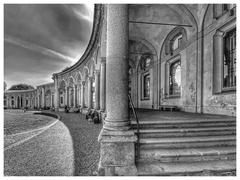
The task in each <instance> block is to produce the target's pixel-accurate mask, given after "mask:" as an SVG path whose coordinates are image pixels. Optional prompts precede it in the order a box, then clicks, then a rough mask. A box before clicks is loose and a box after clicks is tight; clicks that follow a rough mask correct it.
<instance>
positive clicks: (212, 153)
mask: <svg viewBox="0 0 240 180" xmlns="http://www.w3.org/2000/svg"><path fill="white" fill-rule="evenodd" d="M230 159H232V160H234V159H236V147H235V146H229V147H207V148H188V149H178V148H177V149H147V150H140V159H139V162H141V161H158V162H193V161H210V160H211V161H212V160H230Z"/></svg>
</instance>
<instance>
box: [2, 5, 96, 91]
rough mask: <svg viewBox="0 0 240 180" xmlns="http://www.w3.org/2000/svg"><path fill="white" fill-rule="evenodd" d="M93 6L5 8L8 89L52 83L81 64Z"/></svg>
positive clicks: (5, 70)
mask: <svg viewBox="0 0 240 180" xmlns="http://www.w3.org/2000/svg"><path fill="white" fill-rule="evenodd" d="M92 23H93V5H83V4H81V5H77V4H71V5H67V4H64V5H63V4H61V5H57V4H51V5H45V4H31V5H27V4H24V5H23V4H22V5H20V4H17V5H14V4H5V5H4V81H6V83H7V86H8V87H7V88H10V86H11V85H13V84H18V83H26V84H30V85H33V86H37V85H40V84H43V83H48V82H51V81H52V79H51V77H52V74H53V73H54V72H59V71H61V70H63V69H64V68H66V67H67V66H71V65H73V64H74V63H76V62H77V60H78V59H79V58H80V57H81V55H82V54H83V52H84V50H85V49H86V47H87V44H88V41H89V39H90V35H91V30H92Z"/></svg>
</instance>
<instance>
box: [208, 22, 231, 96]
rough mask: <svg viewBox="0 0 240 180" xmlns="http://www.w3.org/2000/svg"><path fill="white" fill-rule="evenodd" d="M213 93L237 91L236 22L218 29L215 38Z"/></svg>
mask: <svg viewBox="0 0 240 180" xmlns="http://www.w3.org/2000/svg"><path fill="white" fill-rule="evenodd" d="M212 82H213V84H212V85H213V93H214V94H220V93H225V92H230V91H236V21H230V22H229V23H226V24H225V25H224V26H222V27H221V28H220V29H218V30H217V31H216V33H215V35H214V37H213V81H212Z"/></svg>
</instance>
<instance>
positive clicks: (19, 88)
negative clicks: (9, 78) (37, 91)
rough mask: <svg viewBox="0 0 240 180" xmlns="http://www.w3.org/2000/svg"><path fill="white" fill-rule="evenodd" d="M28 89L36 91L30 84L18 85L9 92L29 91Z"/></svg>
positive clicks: (13, 86)
mask: <svg viewBox="0 0 240 180" xmlns="http://www.w3.org/2000/svg"><path fill="white" fill-rule="evenodd" d="M28 89H34V87H33V86H31V85H28V84H16V85H12V87H11V88H9V90H28Z"/></svg>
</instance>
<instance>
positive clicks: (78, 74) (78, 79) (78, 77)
mask: <svg viewBox="0 0 240 180" xmlns="http://www.w3.org/2000/svg"><path fill="white" fill-rule="evenodd" d="M81 82H82V73H81V72H80V71H79V72H77V74H76V84H80V83H81Z"/></svg>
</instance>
